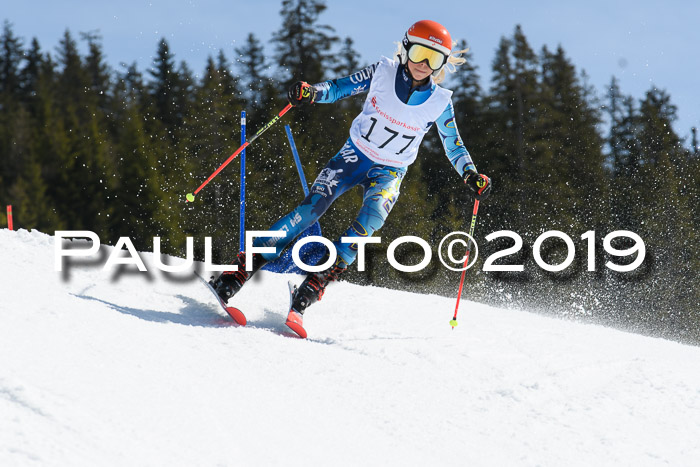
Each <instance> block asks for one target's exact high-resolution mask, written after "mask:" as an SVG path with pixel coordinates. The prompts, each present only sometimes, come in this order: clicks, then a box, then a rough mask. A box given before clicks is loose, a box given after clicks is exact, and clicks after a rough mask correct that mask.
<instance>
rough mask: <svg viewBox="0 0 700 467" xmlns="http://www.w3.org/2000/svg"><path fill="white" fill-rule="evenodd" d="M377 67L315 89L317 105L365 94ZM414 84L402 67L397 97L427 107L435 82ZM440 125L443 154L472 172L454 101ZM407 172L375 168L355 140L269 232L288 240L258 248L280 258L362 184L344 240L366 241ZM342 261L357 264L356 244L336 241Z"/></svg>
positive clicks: (391, 204)
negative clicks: (278, 232)
mask: <svg viewBox="0 0 700 467" xmlns="http://www.w3.org/2000/svg"><path fill="white" fill-rule="evenodd" d="M377 65H378V64H373V65H370V66H368V67H367V68H364V69H363V70H361V71H358V72H357V73H354V74H352V75H350V76H346V77H344V78H339V79H333V80H328V81H324V82H322V83H318V84H314V85H313V87H314V88H315V89H316V91H317V97H316V101H315V102H316V103H322V104H330V103H333V102H336V101H338V100H340V99H344V98H346V97H349V96H353V95H356V94H364V93H367V92H368V90H369V87H370V84H371V82H372V78H373V75H374V71H375V69H376V67H377ZM411 84H412V79H411V78H410V75H409V74H408V72H407V70H406V67H405V66H404V65H399V66H398V69H397V72H396V78H395V83H394V90H395V92H396V96H397V97H398V98H399V99H400V100H401V102H403V103H404V104H407V105H408V106H411V105H414V106H415V105H419V104H422V103H424V102H425V101H426V100H427V99H428V98H430V96H431V95H432V93H433V92H434V91H435V89H436V85H435V84H434V83H433V82H432V80H428V82H427V83H426V84H424V85H421V86H418V87H415V88H413V89H411ZM433 125H434V126H436V128H437V130H438V134H439V135H440V139H441V140H442V145H443V148H444V150H445V154H446V155H447V157H448V159H449V160H450V162H451V163H452V165H453V167H454V168H455V170H456V171H457V173H459V175H460V177H461V176H462V175H463V174H464V171H465V170H466V169H467V168H469V167H471V168H474V169H475V167H474V163H473V162H472V159H471V156H470V155H469V152H468V151H467V149H466V148H465V146H464V144H463V142H462V139H461V137H460V135H459V132H458V130H457V126H456V124H455V114H454V108H453V106H452V101H451V100H450V101H449V103H448V105H447V107H446V108H445V110H444V111H443V112H442V114H441V115H440V117H439V118H438V119H437V120H436V121H435V122H433ZM405 174H406V167H392V166H390V165H384V164H380V163H376V162H375V161H373V160H371V159H370V158H369V157H367V156H366V155H365V154H363V153H362V151H360V150H359V149H358V148H357V146H356V145H355V144H354V143H353V141H352V139H351V138H348V140H347V141H346V142H345V145H344V146H343V147H342V148H341V149H340V151H338V153H337V154H336V155H335V156H333V158H331V159H330V161H328V163H327V164H326V166H325V167H324V168H323V170H321V173H320V174H319V175H318V177H317V178H316V180H315V181H314V183H313V186H312V187H311V190H310V192H309V195H308V196H307V197H306V198H305V199H304V201H302V202H301V204H300V205H299V206H297V207H296V208H295V209H294V210H293V211H292V212H290V213H289V214H287V215H286V216H284V217H282V218H281V219H280V220H279V221H277V222H276V223H275V224H274V225H273V226H272V227H271V228H270V230H273V231H275V230H283V231H286V233H287V235H286V237H284V238H272V239H269V238H268V239H266V238H257V239H256V240H255V242H254V245H255V246H256V247H260V246H274V247H275V248H276V253H275V254H272V253H264V254H263V257H264V258H265V259H267V260H274V259H276V258H278V257H279V256H280V255H281V253H282V251H283V250H284V249H285V248H286V247H287V246H288V245H289V244H290V243H291V242H292V241H293V240H294V239H295V238H296V237H297V236H298V235H299V234H301V233H302V232H303V231H304V230H306V229H307V228H308V227H309V226H310V225H311V224H313V223H314V222H316V221H317V220H318V219H319V217H321V216H322V215H323V213H325V212H326V210H327V209H328V208H329V207H330V205H331V204H332V203H333V201H335V200H336V199H337V198H338V197H339V196H340V195H342V194H343V193H345V192H346V191H347V190H349V189H350V188H353V187H355V186H357V185H361V186H362V189H363V192H364V194H363V203H362V207H361V208H360V212H359V214H358V216H357V218H356V219H355V220H354V221H353V222H352V224H351V225H350V227H349V228H348V229H347V230H346V231H345V233H344V234H343V235H342V236H341V237H368V236H372V235H373V234H374V233H375V232H376V231H377V230H379V229H380V228H381V227H382V225H384V221H385V220H386V218H387V216H388V215H389V213H390V212H391V209H392V208H393V207H394V204H396V200H397V199H398V197H399V190H400V186H401V181H402V180H403V178H404V175H405ZM333 243H334V245H335V247H336V249H337V252H338V256H339V258H340V259H342V260H343V261H345V262H346V263H347V264H351V263H352V262H354V261H355V258H356V256H357V244H354V243H341V242H340V239H338V240H336V241H335V242H333Z"/></svg>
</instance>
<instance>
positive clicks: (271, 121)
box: [185, 104, 292, 203]
mask: <svg viewBox="0 0 700 467" xmlns="http://www.w3.org/2000/svg"><path fill="white" fill-rule="evenodd" d="M291 108H292V104H287V106H286V107H285V108H284V109H282V110H281V111H280V113H278V114H277V116H275V118H273V119H272V120H270V121H269V122H267V124H266V125H265V126H264V127H262V128H261V129H260V130H258V132H257V133H255V135H254V136H253V137H252V138H250V140H249V141H246V142H245V143H243V145H242V146H241V147H240V148H238V149H236V152H234V153H233V154H231V155H230V156H229V158H228V159H226V160H225V161H224V163H223V164H221V165H220V166H219V168H218V169H216V170H215V171H214V173H213V174H211V175H209V178H207V179H206V180H205V181H204V183H202V184H201V185H199V188H197V189H196V190H194V192H192V193H187V196H185V199H186V200H187V201H186V202H188V203H191V202H193V201H194V197H195V195H196V194H197V193H199V192H200V191H201V190H202V188H204V187H205V186H207V184H208V183H209V182H211V181H212V179H213V178H214V177H216V176H217V175H219V172H221V171H222V170H224V167H226V166H227V165H228V164H229V163H230V162H231V161H232V160H234V159H235V158H236V156H238V155H239V154H240V153H241V151H243V150H244V149H245V148H247V147H248V146H250V144H251V143H252V142H253V141H255V140H256V138H257V137H258V136H260V135H262V134H263V133H265V131H266V130H267V129H268V128H270V127H271V126H272V125H274V124H275V123H277V121H278V120H279V119H280V118H282V116H283V115H284V114H286V113H287V112H288V111H289V109H291Z"/></svg>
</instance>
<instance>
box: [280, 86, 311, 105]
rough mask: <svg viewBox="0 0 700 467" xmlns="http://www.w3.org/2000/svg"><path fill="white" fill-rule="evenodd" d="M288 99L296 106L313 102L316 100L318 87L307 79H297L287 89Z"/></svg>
mask: <svg viewBox="0 0 700 467" xmlns="http://www.w3.org/2000/svg"><path fill="white" fill-rule="evenodd" d="M287 99H288V100H289V103H290V104H292V105H294V106H297V105H299V104H313V103H314V101H315V100H316V89H314V88H313V86H311V85H310V84H309V83H307V82H305V81H297V82H296V83H294V84H292V86H291V87H290V88H289V91H287Z"/></svg>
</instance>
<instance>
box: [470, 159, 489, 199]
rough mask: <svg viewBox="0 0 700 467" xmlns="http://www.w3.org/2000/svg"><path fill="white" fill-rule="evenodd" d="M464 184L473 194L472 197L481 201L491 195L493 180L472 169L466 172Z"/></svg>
mask: <svg viewBox="0 0 700 467" xmlns="http://www.w3.org/2000/svg"><path fill="white" fill-rule="evenodd" d="M464 183H466V184H467V187H468V188H469V190H470V191H471V192H472V196H474V198H476V199H478V200H480V201H481V200H485V199H486V198H488V197H489V195H490V194H491V179H490V178H489V177H487V176H486V175H482V174H480V173H478V172H477V171H476V170H474V169H473V168H471V167H470V168H469V169H468V170H466V171H465V172H464Z"/></svg>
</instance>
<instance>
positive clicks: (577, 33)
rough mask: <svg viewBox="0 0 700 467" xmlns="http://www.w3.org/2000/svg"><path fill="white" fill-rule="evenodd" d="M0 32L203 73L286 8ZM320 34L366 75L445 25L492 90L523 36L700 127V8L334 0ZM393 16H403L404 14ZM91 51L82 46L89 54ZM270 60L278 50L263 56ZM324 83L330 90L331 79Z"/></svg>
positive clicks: (675, 0) (71, 6)
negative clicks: (341, 45)
mask: <svg viewBox="0 0 700 467" xmlns="http://www.w3.org/2000/svg"><path fill="white" fill-rule="evenodd" d="M4 3H5V5H3V7H2V10H1V12H0V20H8V21H9V22H10V23H11V24H12V25H13V30H14V32H15V34H16V35H18V36H20V37H22V38H23V39H25V41H26V43H29V41H30V40H31V38H32V37H37V38H38V39H39V42H40V44H41V46H42V48H43V49H44V50H45V51H46V50H51V51H54V50H55V47H56V45H57V44H58V41H59V40H60V38H61V37H62V35H63V33H64V31H65V30H66V28H68V29H70V31H71V32H72V33H73V34H74V37H76V38H77V37H78V34H79V33H80V32H88V31H96V30H97V31H99V34H100V35H101V36H102V43H103V47H104V52H105V55H106V58H107V61H108V62H109V63H110V64H111V65H112V67H113V68H115V69H120V63H131V62H133V61H136V62H137V63H138V65H139V69H140V70H142V71H145V70H146V69H147V68H148V67H149V66H150V64H151V61H152V58H153V55H154V54H155V52H156V47H157V43H158V41H159V39H160V38H161V37H165V38H166V39H167V40H168V42H169V44H170V47H171V51H172V52H173V53H174V54H175V59H176V60H177V61H180V60H184V61H186V62H187V63H188V65H189V66H190V68H191V69H193V70H194V71H195V72H196V73H201V72H202V70H203V69H204V63H205V60H206V59H207V56H209V55H212V56H216V54H217V53H218V51H219V50H220V49H222V50H224V52H225V54H226V56H227V57H228V58H229V59H230V60H233V59H235V57H234V48H236V47H240V46H242V45H243V43H244V41H245V38H246V36H247V35H248V34H249V33H251V32H252V33H254V34H255V35H256V36H257V37H258V38H259V39H260V40H261V41H263V42H264V43H267V42H268V41H269V40H270V39H271V38H272V34H273V33H274V32H275V31H276V30H278V29H279V27H280V25H281V18H280V14H279V12H280V9H281V4H282V2H281V0H256V1H242V0H234V1H223V0H170V1H164V0H120V1H117V2H112V1H110V2H106V1H95V0H92V1H78V0H62V1H60V2H54V1H46V0H43V1H38V2H37V1H19V2H9V1H8V2H4ZM326 4H327V6H328V8H327V10H326V11H325V12H324V13H323V14H322V15H321V17H320V19H319V22H320V24H328V25H330V26H332V27H333V28H335V30H336V34H337V35H338V36H340V37H341V38H344V37H351V38H352V39H353V41H354V42H355V48H356V49H357V51H358V52H359V53H360V55H361V60H360V62H361V63H372V62H373V61H375V60H377V59H378V58H379V57H380V56H381V55H390V54H392V53H393V51H394V50H395V44H394V43H395V42H396V41H399V40H400V39H401V38H402V37H403V34H404V32H405V30H406V29H407V28H408V27H409V26H410V25H411V24H412V23H414V22H415V21H418V20H421V19H432V20H434V21H438V22H440V23H442V24H443V25H444V26H445V27H447V29H448V30H449V31H450V33H451V35H452V37H453V38H454V39H466V40H467V41H468V42H469V45H470V48H471V51H472V53H473V55H474V61H475V64H476V65H477V66H478V67H479V69H478V70H479V72H480V74H481V76H482V81H483V83H482V84H483V85H484V87H486V88H488V87H489V86H490V76H491V61H492V60H493V58H494V55H495V51H496V47H497V46H498V42H499V40H500V39H501V37H504V36H507V37H508V36H511V35H512V34H513V31H514V28H515V26H516V25H517V24H520V25H521V26H522V28H523V31H524V33H525V35H526V37H527V39H528V41H529V42H530V45H531V47H532V48H533V49H535V50H536V51H539V50H540V49H541V48H542V46H544V45H546V46H547V47H548V48H550V50H553V49H555V48H556V47H557V46H558V45H561V46H562V47H563V48H564V50H565V52H566V53H567V55H568V56H569V58H570V59H571V61H572V62H573V63H574V65H575V66H576V67H577V69H578V70H579V71H580V70H582V69H583V70H585V71H586V73H587V74H588V75H589V77H590V83H591V84H592V85H593V86H594V87H595V89H596V91H597V93H598V95H599V96H603V95H604V94H605V92H606V89H607V87H608V85H609V83H610V80H611V78H612V76H613V75H614V76H616V77H617V78H618V79H619V80H620V86H621V88H622V92H623V93H625V94H629V95H632V96H633V97H635V98H636V99H641V98H643V97H644V93H645V92H646V91H648V90H649V89H650V88H651V87H652V86H656V87H658V88H660V89H665V90H666V91H667V92H668V93H669V94H670V95H671V99H672V102H673V103H674V104H675V105H676V106H677V107H678V117H679V118H678V121H677V122H676V123H675V124H674V129H675V130H676V132H677V133H678V134H679V135H680V136H681V137H688V142H687V145H690V143H689V135H690V128H691V127H693V126H695V127H698V126H700V92H698V87H699V86H698V85H699V84H700V60H699V58H700V57H698V49H699V46H700V27H698V23H700V2H695V1H679V0H668V1H664V2H661V1H649V0H646V1H645V0H637V1H630V0H619V1H615V0H607V1H601V0H589V1H586V2H581V1H568V0H559V1H550V0H545V1H535V2H524V1H522V0H520V1H516V0H503V1H498V0H492V1H490V2H473V1H466V0H460V1H442V2H428V1H418V0H403V1H401V2H396V1H391V2H389V1H386V2H384V1H379V0H354V1H352V2H347V1H343V2H340V1H336V0H329V1H327V2H326ZM397 5H400V6H401V7H400V8H399V7H398V6H397ZM81 47H82V50H83V51H86V49H87V46H86V44H84V43H83V44H82V45H81ZM266 52H268V53H271V52H272V47H271V46H270V45H267V47H266ZM333 77H334V76H328V77H327V78H333Z"/></svg>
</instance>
